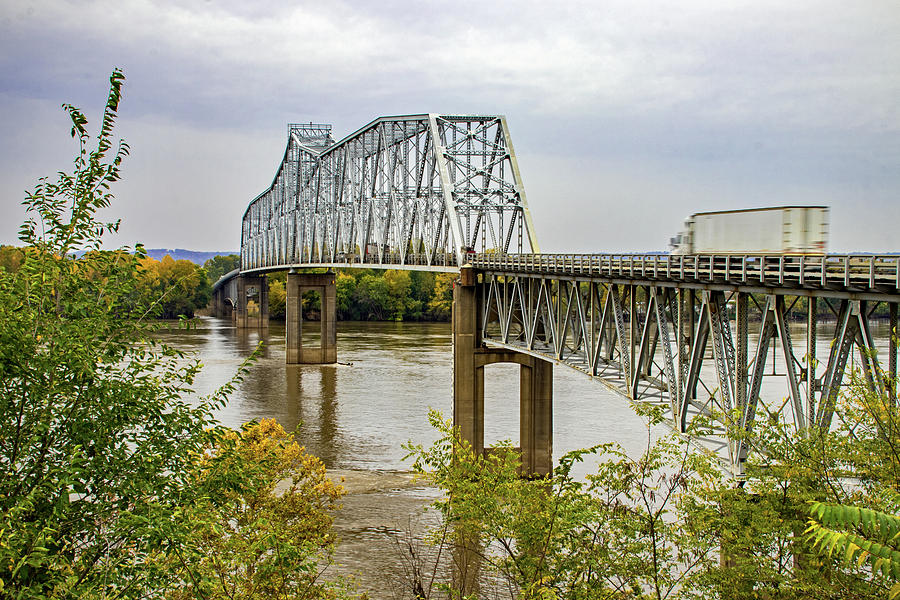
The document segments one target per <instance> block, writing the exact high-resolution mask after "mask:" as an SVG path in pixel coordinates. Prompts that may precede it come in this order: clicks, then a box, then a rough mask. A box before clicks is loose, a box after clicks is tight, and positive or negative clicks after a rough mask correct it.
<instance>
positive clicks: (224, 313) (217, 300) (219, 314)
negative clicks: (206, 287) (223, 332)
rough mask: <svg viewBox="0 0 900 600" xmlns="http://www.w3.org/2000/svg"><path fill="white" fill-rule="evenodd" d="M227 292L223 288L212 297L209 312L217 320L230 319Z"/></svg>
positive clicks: (229, 304)
mask: <svg viewBox="0 0 900 600" xmlns="http://www.w3.org/2000/svg"><path fill="white" fill-rule="evenodd" d="M227 294H228V293H227V291H226V289H225V287H224V286H223V287H220V288H219V289H217V290H215V291H214V292H213V295H212V302H211V304H210V310H211V312H212V316H214V317H216V318H217V319H225V318H228V317H231V303H230V302H229V301H228V299H227Z"/></svg>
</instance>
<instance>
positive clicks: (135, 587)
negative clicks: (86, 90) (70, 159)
mask: <svg viewBox="0 0 900 600" xmlns="http://www.w3.org/2000/svg"><path fill="white" fill-rule="evenodd" d="M123 80H124V76H123V75H122V73H121V72H120V71H118V70H116V71H114V72H113V73H112V75H111V77H110V91H109V95H108V99H107V103H106V108H105V110H104V113H103V119H102V123H101V126H100V130H99V134H98V136H97V140H96V145H95V146H94V147H93V148H92V149H89V147H88V145H89V143H90V141H91V140H90V136H89V135H88V133H87V130H86V125H87V119H86V118H85V117H84V115H83V114H82V113H81V112H80V111H79V110H78V109H76V108H75V107H73V106H70V105H64V108H65V109H66V111H67V112H68V113H69V116H70V118H71V121H72V130H71V131H72V136H73V137H74V138H75V139H76V140H77V142H78V148H79V149H78V153H77V155H76V158H75V162H74V170H73V172H72V173H71V174H68V173H60V174H59V176H58V178H57V179H56V181H50V180H48V179H46V178H44V179H41V180H40V181H39V183H38V184H37V185H36V187H35V188H34V191H32V192H30V193H28V195H27V197H26V199H25V201H24V205H25V208H26V211H27V214H28V217H27V219H26V221H25V223H24V225H23V226H22V227H21V229H20V239H21V241H22V242H23V243H24V244H25V245H26V247H27V249H28V250H27V251H26V252H24V254H23V258H22V263H21V265H20V266H19V268H18V269H17V270H15V271H13V272H10V271H7V270H6V269H0V323H2V324H3V326H2V327H0V597H4V598H23V599H24V598H90V599H96V598H135V599H136V598H148V597H163V596H165V595H170V596H173V597H175V596H178V595H179V594H180V596H181V597H185V596H187V595H190V596H191V597H195V596H193V592H194V591H197V590H201V588H202V587H203V586H204V585H206V584H209V583H210V582H211V581H213V580H214V579H221V577H223V576H227V578H228V579H229V580H230V581H234V582H236V585H239V586H245V587H246V586H251V585H253V584H254V582H257V581H259V580H260V578H261V575H262V573H266V574H271V575H272V577H273V578H274V579H273V581H285V582H297V583H298V585H299V584H300V583H303V584H304V585H303V586H302V587H298V586H297V585H293V584H292V585H290V586H286V587H281V588H279V589H277V590H271V588H267V589H266V591H267V592H272V593H266V594H263V593H262V592H260V594H257V595H247V594H245V595H244V596H243V597H246V598H258V597H277V598H286V597H292V598H294V597H302V594H303V593H307V596H306V597H321V596H323V595H326V594H330V592H326V591H325V590H324V589H323V588H321V587H320V586H309V585H305V584H306V583H308V582H309V578H308V577H306V575H302V574H301V575H297V574H296V572H297V571H302V570H304V569H305V570H306V571H307V572H308V570H309V569H310V568H312V567H314V566H315V565H316V564H318V560H319V559H320V558H324V559H327V550H328V548H329V546H330V544H331V541H330V538H329V537H328V536H330V533H327V530H328V524H329V522H328V517H327V515H324V512H323V511H326V512H327V510H328V509H329V507H331V506H333V504H334V501H335V499H336V495H335V492H336V490H335V489H334V487H333V486H330V485H328V484H325V482H324V481H323V480H322V472H321V469H320V468H319V467H318V466H316V465H314V464H312V463H310V462H309V459H308V458H304V457H303V456H300V455H299V454H298V453H297V452H296V449H295V448H294V446H293V445H292V443H291V442H290V441H288V440H285V439H282V438H283V437H284V436H281V434H280V433H279V432H277V431H274V432H272V431H271V430H269V431H268V432H262V433H260V432H258V431H257V432H255V433H254V429H253V428H252V427H251V428H250V429H248V430H247V434H248V435H250V434H252V435H253V436H255V437H254V438H253V440H252V441H251V442H250V444H249V446H248V444H247V443H246V442H247V440H246V439H244V438H241V439H240V440H239V439H237V438H236V437H235V436H234V434H230V433H229V432H228V431H226V430H224V429H222V428H221V427H218V426H216V423H215V421H214V420H213V417H212V414H213V412H214V411H215V410H217V409H218V408H219V407H221V405H222V403H223V402H224V400H225V398H226V395H227V393H228V392H229V391H230V390H232V389H233V388H234V385H235V384H236V381H232V382H230V383H229V384H227V385H226V386H224V387H223V388H222V389H220V390H219V391H217V392H216V393H214V394H213V395H211V396H209V397H205V398H194V397H191V396H192V390H191V385H192V382H193V380H194V377H195V376H196V374H197V372H198V370H199V369H200V365H199V363H198V361H196V360H193V359H191V358H190V357H188V356H186V355H184V354H183V353H181V352H179V351H177V350H175V349H172V348H169V347H167V346H165V345H161V344H159V343H157V342H156V341H154V338H153V335H152V333H153V326H152V324H148V322H147V320H146V319H145V316H146V315H148V314H151V313H152V305H151V304H150V303H148V302H146V301H145V299H146V296H144V295H142V294H141V291H142V287H141V286H142V285H143V283H142V281H141V276H142V273H143V272H142V271H141V268H140V264H139V263H140V260H141V259H144V258H145V255H144V253H143V249H142V248H141V247H140V246H138V247H137V248H136V249H135V254H136V257H135V256H132V254H131V253H130V252H128V251H115V252H105V251H101V250H100V247H101V242H102V238H103V236H104V234H106V233H108V232H112V231H116V230H117V228H118V223H117V222H112V223H104V222H101V221H99V220H98V219H97V217H96V214H97V211H99V210H101V209H105V208H107V207H108V206H109V204H110V202H111V200H112V198H113V196H112V193H111V192H110V185H111V184H112V183H114V182H115V181H117V180H118V179H119V169H120V166H121V163H122V160H123V159H124V158H125V156H126V155H127V154H128V146H127V145H126V144H124V142H121V141H119V142H118V143H115V142H114V140H113V139H112V132H113V125H114V122H115V118H116V113H117V110H118V106H119V101H120V97H121V86H122V82H123ZM172 262H173V263H174V262H175V261H172ZM189 397H190V398H191V399H190V401H188V399H187V398H189ZM263 434H264V435H263ZM248 448H252V451H250V452H246V451H245V450H247V449H248ZM302 464H306V465H307V467H308V468H305V469H299V470H297V474H298V475H300V478H299V479H297V480H294V482H293V484H292V486H293V487H289V489H288V491H287V496H279V497H278V498H274V497H273V495H272V493H271V491H272V490H273V489H274V485H275V483H277V481H278V479H279V478H281V477H282V476H284V475H285V474H286V470H285V469H286V468H288V467H289V468H291V469H293V468H294V467H300V466H302ZM282 498H283V500H282ZM210 507H212V508H210ZM288 507H289V508H290V510H288ZM303 507H306V508H304V510H305V509H309V512H307V513H304V514H306V515H308V516H309V517H310V519H314V523H315V524H314V525H312V529H311V530H309V531H307V534H308V535H306V534H304V535H297V536H296V537H293V536H292V537H290V538H289V539H288V538H278V539H271V538H267V537H266V536H265V534H261V533H259V531H258V529H257V526H259V525H261V524H262V523H263V521H265V522H267V523H268V527H269V528H270V529H269V531H274V532H278V531H282V530H283V531H286V532H290V533H291V534H294V533H298V532H297V529H296V528H297V526H298V522H297V520H296V516H291V514H289V513H293V512H294V511H296V510H300V509H301V508H303ZM254 510H258V512H253V511H254ZM317 511H318V512H317ZM247 515H250V516H249V517H248V518H244V517H245V516H247ZM229 519H236V521H235V522H232V521H230V520H229ZM323 519H324V520H323ZM304 522H306V519H305V518H304ZM223 523H224V524H225V525H226V526H228V527H229V528H230V529H229V531H228V532H227V533H226V532H225V531H224V530H223V529H222V525H223ZM214 535H219V536H220V538H219V539H220V541H219V544H220V545H219V548H220V549H221V554H220V557H221V560H222V561H224V562H225V563H227V564H229V565H231V567H228V568H227V569H226V572H223V571H222V570H221V569H218V568H215V567H212V566H210V564H209V562H208V561H207V560H206V559H205V557H206V556H207V555H206V554H205V549H206V546H205V545H204V543H205V541H206V540H209V539H211V538H210V536H214ZM254 535H256V536H257V537H256V538H254V537H253V536H254ZM239 540H247V541H248V544H249V545H241V543H240V542H239ZM253 540H256V541H253ZM231 541H234V542H235V544H236V545H230V543H231ZM256 548H264V550H263V552H264V553H266V552H269V551H270V550H273V551H274V550H277V551H278V552H279V553H280V554H279V556H280V557H281V558H280V559H279V560H278V561H274V562H273V561H266V560H265V559H264V557H263V556H262V555H259V554H256V555H254V554H253V553H254V552H255V551H256ZM323 551H324V552H325V554H321V553H322V552H323ZM253 559H255V560H256V563H255V564H258V565H260V566H261V568H263V567H264V571H261V573H260V575H257V576H253V575H252V574H249V573H247V572H246V571H242V570H241V569H242V565H245V564H253V563H252V560H253ZM201 591H202V590H201ZM219 597H222V595H220V596H219ZM229 597H232V596H229Z"/></svg>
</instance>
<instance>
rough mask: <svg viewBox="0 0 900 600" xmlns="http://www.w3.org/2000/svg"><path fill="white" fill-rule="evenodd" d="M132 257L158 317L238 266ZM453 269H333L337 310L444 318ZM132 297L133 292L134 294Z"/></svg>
mask: <svg viewBox="0 0 900 600" xmlns="http://www.w3.org/2000/svg"><path fill="white" fill-rule="evenodd" d="M28 251H29V250H28V249H26V248H21V247H16V246H0V269H4V270H6V271H7V272H10V273H13V272H15V271H17V270H18V269H19V267H20V266H21V265H22V262H23V260H24V257H25V253H26V252H28ZM122 259H123V260H134V261H136V263H137V264H136V267H137V268H136V271H137V273H138V275H139V282H138V285H137V286H136V289H137V291H136V292H135V293H136V294H138V295H139V296H140V298H141V299H143V300H146V299H148V298H152V299H153V300H154V303H153V308H152V315H153V316H154V317H156V318H158V319H176V318H178V317H181V316H187V317H193V316H194V315H195V314H196V313H197V312H198V311H200V310H201V309H203V308H205V307H206V306H207V305H208V304H209V300H210V297H211V294H212V285H213V284H214V283H215V282H216V281H218V279H219V278H220V277H221V276H222V275H225V274H226V273H229V272H231V271H233V270H234V269H236V268H238V266H239V265H240V257H239V256H238V255H236V254H232V255H227V256H225V255H223V256H216V257H214V258H211V259H209V260H207V261H206V262H205V263H204V264H203V266H202V267H201V266H199V265H196V264H194V263H193V262H191V261H189V260H174V259H173V258H172V257H170V256H168V255H166V256H164V257H163V258H162V259H161V260H156V259H154V258H151V257H149V256H146V255H143V254H142V253H140V252H139V253H138V254H136V255H123V256H122ZM286 278H287V274H286V273H283V272H282V273H274V274H272V275H270V276H269V317H270V318H272V319H275V320H280V319H284V313H285V297H286V292H285V281H286ZM453 278H454V277H453V275H452V274H451V273H430V272H420V271H399V270H376V269H338V271H337V276H336V280H337V281H336V283H337V313H338V319H340V320H343V321H447V320H449V319H450V307H451V305H452V302H453ZM136 300H137V298H136ZM319 311H320V299H319V297H318V294H315V293H307V294H305V295H304V298H303V313H304V318H307V319H318V316H319Z"/></svg>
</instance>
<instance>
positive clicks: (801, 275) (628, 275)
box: [470, 254, 900, 290]
mask: <svg viewBox="0 0 900 600" xmlns="http://www.w3.org/2000/svg"><path fill="white" fill-rule="evenodd" d="M470 264H471V265H472V266H473V267H475V268H479V269H485V270H504V271H517V272H528V273H546V274H553V275H573V276H579V275H581V276H595V277H611V278H625V279H651V280H654V279H655V280H669V281H673V280H674V281H686V282H701V283H702V282H708V283H735V284H751V285H752V284H760V285H764V286H775V285H778V286H796V287H803V288H823V289H824V288H833V287H837V288H858V289H885V288H889V289H891V290H898V289H900V255H897V254H888V255H877V254H867V255H861V254H826V255H759V254H754V255H721V254H716V255H712V254H710V255H707V254H688V255H673V254H478V255H476V256H474V257H472V258H471V260H470Z"/></svg>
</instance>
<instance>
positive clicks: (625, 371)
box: [610, 283, 634, 399]
mask: <svg viewBox="0 0 900 600" xmlns="http://www.w3.org/2000/svg"><path fill="white" fill-rule="evenodd" d="M610 291H611V295H612V298H611V300H612V305H613V318H614V319H615V322H616V334H617V335H616V337H617V338H618V345H619V366H620V368H621V371H622V377H623V378H624V379H625V385H626V387H627V392H628V397H629V398H631V399H634V393H633V390H632V389H631V361H630V359H629V349H628V348H626V347H625V344H626V339H627V337H628V336H627V335H626V334H625V318H624V315H623V314H622V312H623V309H622V298H621V296H620V295H619V286H618V284H615V283H612V284H610Z"/></svg>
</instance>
